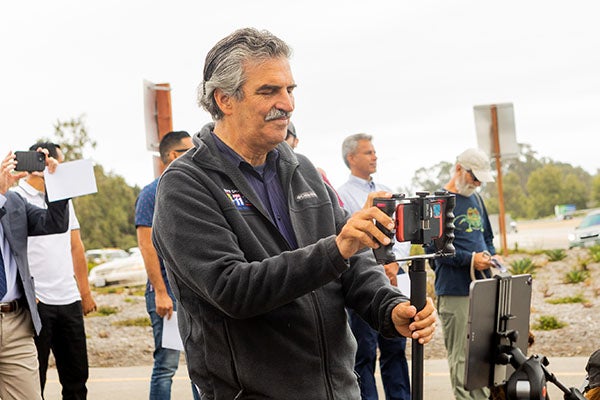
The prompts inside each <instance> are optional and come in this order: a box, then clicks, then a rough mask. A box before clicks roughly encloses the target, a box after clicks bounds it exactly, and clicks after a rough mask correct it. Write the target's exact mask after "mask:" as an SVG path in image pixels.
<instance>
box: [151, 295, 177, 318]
mask: <svg viewBox="0 0 600 400" xmlns="http://www.w3.org/2000/svg"><path fill="white" fill-rule="evenodd" d="M154 302H155V304H156V313H157V314H158V316H159V317H161V318H162V317H164V316H165V315H166V316H167V319H171V315H173V300H171V297H169V294H168V293H167V292H165V293H159V292H156V291H155V292H154Z"/></svg>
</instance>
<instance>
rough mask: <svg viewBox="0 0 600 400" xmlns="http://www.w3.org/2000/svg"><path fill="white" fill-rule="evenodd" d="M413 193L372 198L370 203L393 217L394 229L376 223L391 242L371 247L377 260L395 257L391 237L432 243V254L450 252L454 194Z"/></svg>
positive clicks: (454, 203)
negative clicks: (410, 194)
mask: <svg viewBox="0 0 600 400" xmlns="http://www.w3.org/2000/svg"><path fill="white" fill-rule="evenodd" d="M416 195H417V196H416V197H410V198H408V197H405V195H404V194H394V195H392V197H391V198H381V197H378V198H375V199H374V200H373V205H374V206H375V207H378V208H379V209H381V210H382V211H383V212H384V213H386V214H387V215H389V216H390V217H392V218H393V219H394V229H393V230H388V229H386V228H385V227H383V226H382V225H381V224H379V223H376V225H377V228H379V229H380V230H381V231H382V232H384V233H385V234H386V235H387V236H388V237H389V238H390V239H391V243H390V244H389V245H386V246H383V245H382V246H380V247H379V248H378V249H374V250H373V252H374V254H375V258H376V260H377V262H378V263H380V264H384V265H385V264H389V263H390V262H393V261H398V260H396V258H395V255H394V253H393V251H392V247H393V245H394V240H397V241H399V242H411V243H412V244H422V245H424V246H426V245H431V244H433V245H434V246H435V254H436V255H438V256H441V255H452V254H454V246H453V245H452V242H453V240H454V213H453V211H454V206H455V205H456V197H455V195H453V194H451V193H449V192H445V191H444V192H435V193H434V194H433V195H429V192H417V193H416Z"/></svg>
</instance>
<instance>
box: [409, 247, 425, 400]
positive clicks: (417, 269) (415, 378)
mask: <svg viewBox="0 0 600 400" xmlns="http://www.w3.org/2000/svg"><path fill="white" fill-rule="evenodd" d="M408 275H409V276H410V304H412V305H413V306H415V307H416V308H417V311H421V310H422V309H423V308H425V303H426V302H427V272H426V271H425V259H422V258H421V259H419V258H416V259H413V260H412V261H411V264H410V267H409V269H408ZM411 365H412V371H411V373H412V377H411V400H422V399H423V345H422V344H420V343H419V341H418V340H412V356H411Z"/></svg>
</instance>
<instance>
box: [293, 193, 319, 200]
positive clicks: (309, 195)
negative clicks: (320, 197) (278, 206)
mask: <svg viewBox="0 0 600 400" xmlns="http://www.w3.org/2000/svg"><path fill="white" fill-rule="evenodd" d="M314 198H317V194H316V193H315V192H313V191H312V190H311V191H310V192H302V193H300V194H298V195H296V201H302V200H307V199H314Z"/></svg>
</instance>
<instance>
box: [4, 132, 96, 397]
mask: <svg viewBox="0 0 600 400" xmlns="http://www.w3.org/2000/svg"><path fill="white" fill-rule="evenodd" d="M38 147H41V148H43V149H47V150H48V152H49V154H50V155H51V156H52V157H54V158H56V159H57V160H58V161H59V162H62V161H63V160H64V156H63V154H62V151H61V149H60V147H59V146H58V145H56V144H54V143H37V144H35V145H33V146H31V148H32V149H37V148H38ZM14 190H15V191H16V192H17V193H19V194H20V195H21V196H22V197H23V198H24V199H26V200H27V201H28V202H29V203H31V204H33V205H36V206H38V207H41V208H46V202H45V201H44V198H45V192H44V176H43V173H41V172H40V173H38V172H31V173H29V174H28V175H27V178H25V179H21V180H20V181H19V185H18V186H17V187H16V188H14ZM27 242H28V243H27V245H28V246H27V249H28V250H27V256H28V259H29V268H30V271H31V275H32V276H33V279H34V280H35V293H36V297H37V299H38V311H39V314H40V317H41V320H42V330H41V331H40V333H39V335H38V336H36V337H35V345H36V347H37V351H38V361H39V371H40V383H41V389H42V393H43V391H44V386H45V383H46V371H47V369H48V359H49V356H50V350H52V353H53V354H54V358H55V360H56V368H57V371H58V375H59V379H60V382H61V384H62V387H63V389H62V394H63V398H65V399H85V398H86V396H87V388H86V382H87V378H88V358H87V346H86V337H85V327H84V322H83V316H84V315H85V314H87V313H89V312H91V311H94V310H95V309H96V303H95V302H94V299H93V298H92V295H91V291H90V286H89V283H88V268H87V262H86V259H85V248H84V246H83V242H82V241H81V236H80V229H79V221H78V220H77V217H76V215H75V211H74V209H73V204H72V202H71V201H69V229H68V230H67V231H66V232H64V233H59V234H54V235H46V236H30V237H29V238H28V239H27Z"/></svg>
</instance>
